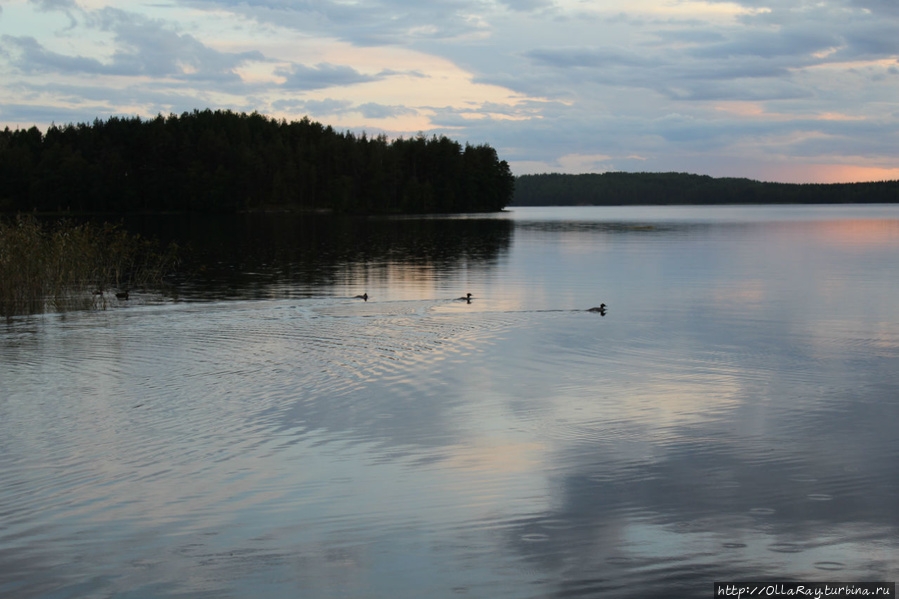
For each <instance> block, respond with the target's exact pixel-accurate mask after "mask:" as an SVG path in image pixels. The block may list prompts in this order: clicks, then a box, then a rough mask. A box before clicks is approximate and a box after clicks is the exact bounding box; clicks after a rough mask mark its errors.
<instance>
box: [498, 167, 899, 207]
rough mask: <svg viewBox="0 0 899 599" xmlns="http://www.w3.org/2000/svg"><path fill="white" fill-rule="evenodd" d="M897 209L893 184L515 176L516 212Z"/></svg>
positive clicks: (898, 196) (898, 190)
mask: <svg viewBox="0 0 899 599" xmlns="http://www.w3.org/2000/svg"><path fill="white" fill-rule="evenodd" d="M892 203H899V181H874V182H865V183H766V182H761V181H755V180H752V179H740V178H713V177H709V176H707V175H694V174H688V173H622V172H610V173H603V174H581V175H565V174H557V173H552V174H544V175H521V176H519V177H517V178H516V179H515V193H514V195H513V197H512V201H511V202H510V203H509V207H510V208H514V207H516V206H672V205H695V206H707V205H752V204H892Z"/></svg>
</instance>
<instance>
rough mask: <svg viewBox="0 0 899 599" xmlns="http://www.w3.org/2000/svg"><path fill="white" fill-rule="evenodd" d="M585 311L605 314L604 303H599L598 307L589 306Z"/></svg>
mask: <svg viewBox="0 0 899 599" xmlns="http://www.w3.org/2000/svg"><path fill="white" fill-rule="evenodd" d="M587 312H599V313H600V314H601V315H603V316H605V315H606V305H605V304H599V307H598V308H590V309H589V310H587Z"/></svg>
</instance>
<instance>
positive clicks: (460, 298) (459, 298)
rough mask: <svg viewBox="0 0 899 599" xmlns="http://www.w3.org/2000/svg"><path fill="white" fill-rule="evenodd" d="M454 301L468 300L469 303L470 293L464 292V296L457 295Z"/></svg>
mask: <svg viewBox="0 0 899 599" xmlns="http://www.w3.org/2000/svg"><path fill="white" fill-rule="evenodd" d="M456 301H457V302H468V303H471V294H470V293H466V294H465V297H457V298H456Z"/></svg>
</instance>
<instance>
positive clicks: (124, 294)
mask: <svg viewBox="0 0 899 599" xmlns="http://www.w3.org/2000/svg"><path fill="white" fill-rule="evenodd" d="M115 297H116V299H120V300H126V299H128V292H127V291H119V292H118V293H116V294H115Z"/></svg>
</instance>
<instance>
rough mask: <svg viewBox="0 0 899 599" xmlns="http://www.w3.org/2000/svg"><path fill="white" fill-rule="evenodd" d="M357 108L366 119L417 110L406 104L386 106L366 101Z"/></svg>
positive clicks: (399, 114) (391, 116)
mask: <svg viewBox="0 0 899 599" xmlns="http://www.w3.org/2000/svg"><path fill="white" fill-rule="evenodd" d="M357 110H358V111H359V112H361V113H362V116H364V117H365V118H367V119H388V118H393V117H397V116H403V115H407V114H417V113H418V111H417V110H415V109H412V108H408V107H406V106H386V105H384V104H376V103H374V102H366V103H365V104H362V105H360V106H358V107H357Z"/></svg>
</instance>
